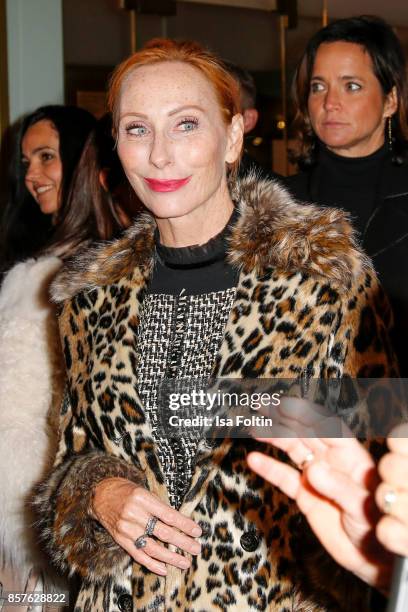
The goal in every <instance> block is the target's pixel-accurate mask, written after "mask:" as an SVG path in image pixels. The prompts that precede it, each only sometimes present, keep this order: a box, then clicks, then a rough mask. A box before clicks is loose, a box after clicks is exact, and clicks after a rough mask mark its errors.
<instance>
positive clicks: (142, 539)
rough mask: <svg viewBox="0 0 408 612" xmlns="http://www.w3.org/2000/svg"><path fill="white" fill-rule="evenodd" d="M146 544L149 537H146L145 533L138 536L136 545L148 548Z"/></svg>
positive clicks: (139, 547)
mask: <svg viewBox="0 0 408 612" xmlns="http://www.w3.org/2000/svg"><path fill="white" fill-rule="evenodd" d="M146 544H147V539H146V534H145V533H144V534H142V535H141V536H139V537H138V538H136V540H135V546H136V548H137V549H138V550H140V549H141V548H146Z"/></svg>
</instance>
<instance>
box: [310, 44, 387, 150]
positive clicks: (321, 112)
mask: <svg viewBox="0 0 408 612" xmlns="http://www.w3.org/2000/svg"><path fill="white" fill-rule="evenodd" d="M396 110H397V99H396V94H395V91H394V90H393V91H392V92H391V93H390V94H389V95H388V96H384V93H383V91H382V88H381V85H380V82H379V81H378V79H377V77H376V76H375V74H374V71H373V64H372V60H371V57H370V55H369V53H368V52H367V51H365V49H364V48H363V47H362V46H361V45H358V44H355V43H349V42H343V41H338V42H333V43H323V44H321V45H320V47H319V48H318V50H317V53H316V58H315V62H314V66H313V71H312V78H311V84H310V93H309V101H308V111H309V117H310V121H311V124H312V128H313V130H314V132H315V134H316V135H317V136H318V138H319V139H320V140H321V141H322V142H323V143H324V144H325V145H326V146H327V147H328V148H329V149H330V150H332V151H334V152H335V153H337V154H339V155H343V156H345V157H360V156H365V155H370V154H371V153H374V151H376V150H377V149H379V148H380V147H381V146H382V144H383V143H384V126H385V120H386V118H387V117H389V116H391V115H392V114H393V113H394V112H395V111H396Z"/></svg>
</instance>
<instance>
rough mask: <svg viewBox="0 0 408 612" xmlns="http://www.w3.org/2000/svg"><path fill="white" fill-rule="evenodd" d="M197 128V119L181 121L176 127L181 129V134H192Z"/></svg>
mask: <svg viewBox="0 0 408 612" xmlns="http://www.w3.org/2000/svg"><path fill="white" fill-rule="evenodd" d="M197 126H198V120H197V119H183V120H182V121H180V122H179V123H178V126H177V127H180V128H181V131H182V132H192V131H193V130H195V129H196V127H197Z"/></svg>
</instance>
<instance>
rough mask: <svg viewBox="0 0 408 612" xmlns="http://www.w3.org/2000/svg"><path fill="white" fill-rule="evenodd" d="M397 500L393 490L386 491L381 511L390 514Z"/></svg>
mask: <svg viewBox="0 0 408 612" xmlns="http://www.w3.org/2000/svg"><path fill="white" fill-rule="evenodd" d="M396 500H397V494H396V492H395V491H394V489H388V491H386V492H385V493H384V501H383V510H384V513H385V514H391V512H392V507H393V505H394V504H395V502H396Z"/></svg>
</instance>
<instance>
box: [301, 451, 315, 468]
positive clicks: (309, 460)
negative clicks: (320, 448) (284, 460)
mask: <svg viewBox="0 0 408 612" xmlns="http://www.w3.org/2000/svg"><path fill="white" fill-rule="evenodd" d="M314 458H315V456H314V453H313V452H312V451H310V452H308V453H307V455H306V457H305V458H304V459H303V461H302V462H301V463H299V466H298V467H299V469H300V470H301V471H303V470H304V469H305V467H307V466H308V465H309V463H312V461H313V460H314Z"/></svg>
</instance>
